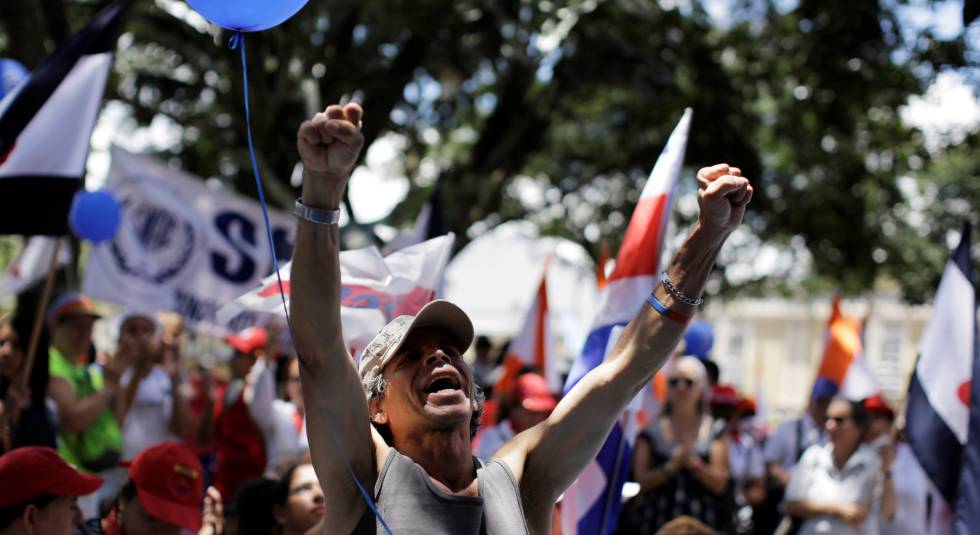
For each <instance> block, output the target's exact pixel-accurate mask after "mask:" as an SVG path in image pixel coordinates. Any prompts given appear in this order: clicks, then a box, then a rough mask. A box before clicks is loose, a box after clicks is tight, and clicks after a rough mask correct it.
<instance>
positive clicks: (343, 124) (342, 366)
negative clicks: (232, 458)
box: [290, 104, 376, 533]
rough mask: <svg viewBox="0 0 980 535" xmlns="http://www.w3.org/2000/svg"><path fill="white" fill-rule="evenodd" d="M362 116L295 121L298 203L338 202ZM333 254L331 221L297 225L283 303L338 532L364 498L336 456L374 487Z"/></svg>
mask: <svg viewBox="0 0 980 535" xmlns="http://www.w3.org/2000/svg"><path fill="white" fill-rule="evenodd" d="M361 113H362V111H361V108H360V106H359V105H357V104H348V105H347V106H345V107H340V106H330V107H328V108H327V109H326V111H324V112H323V113H318V114H317V115H316V116H314V118H313V119H312V120H310V121H306V122H304V123H303V124H302V126H300V129H299V132H298V134H297V141H296V144H297V148H298V150H299V154H300V157H301V158H302V160H303V166H304V173H303V194H302V195H303V196H302V200H303V203H304V204H305V205H307V206H309V207H311V208H316V209H321V210H336V209H338V208H339V207H340V202H341V199H342V197H343V190H344V187H345V186H346V183H347V178H348V175H349V173H350V171H351V169H352V168H353V166H354V164H355V163H356V162H357V158H358V155H359V154H360V150H361V146H362V145H363V143H364V138H363V136H362V135H361V133H360V130H359V128H358V125H359V123H360V120H361ZM339 253H340V231H339V228H338V226H337V225H320V224H315V223H311V222H309V221H305V220H301V221H300V222H299V226H298V229H297V233H296V248H295V252H294V253H293V265H292V273H291V275H290V278H291V286H292V287H291V292H290V308H291V318H292V325H293V336H294V341H295V344H296V350H297V353H298V354H299V359H300V378H301V380H302V384H303V399H304V403H305V405H306V412H307V420H306V421H307V435H308V437H309V441H310V454H311V457H312V459H313V466H314V468H315V469H316V473H317V477H318V478H319V479H320V485H321V486H322V488H323V492H324V494H325V500H324V505H325V507H326V511H325V517H326V518H329V519H330V525H331V529H335V530H336V532H337V533H350V532H351V531H352V530H353V528H354V526H355V525H356V524H357V521H358V519H359V518H360V516H361V514H362V513H363V511H364V509H365V503H364V501H363V500H362V499H361V497H360V495H359V493H358V490H357V487H356V486H355V484H354V481H353V480H352V479H351V476H350V474H349V473H348V471H347V468H346V466H345V463H344V457H342V456H346V458H347V460H349V462H350V464H351V467H352V468H353V470H354V472H355V474H356V475H357V477H358V479H359V480H360V481H361V483H362V484H363V485H364V486H365V487H367V488H371V487H372V486H373V484H374V479H375V477H376V467H375V457H374V454H375V447H374V443H373V437H372V433H371V426H370V423H369V420H368V407H367V401H366V400H365V397H364V391H363V389H362V387H361V384H360V377H359V376H358V374H357V371H356V370H355V369H354V365H353V361H352V360H351V357H350V355H349V354H348V353H347V349H346V347H345V346H344V340H343V335H342V333H341V325H340V259H339V256H338V255H339ZM338 445H339V447H340V448H342V449H343V451H342V452H341V451H340V450H339V449H338Z"/></svg>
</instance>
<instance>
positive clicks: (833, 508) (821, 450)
mask: <svg viewBox="0 0 980 535" xmlns="http://www.w3.org/2000/svg"><path fill="white" fill-rule="evenodd" d="M869 423H870V420H869V416H868V411H867V410H866V409H865V408H864V405H863V404H862V403H861V402H857V401H850V400H847V399H844V398H835V399H834V400H833V401H831V403H830V406H829V407H828V408H827V423H826V424H825V425H826V429H827V443H826V444H823V445H815V446H811V447H810V448H808V449H807V450H806V452H805V453H804V454H803V458H801V459H800V462H799V463H798V464H797V465H796V467H795V468H794V469H793V473H792V475H791V476H790V480H789V485H788V486H787V487H786V512H787V513H788V514H789V515H790V516H792V517H796V518H800V519H802V524H801V525H800V528H799V532H798V533H799V535H818V534H835V535H859V534H862V533H878V526H877V524H878V522H877V518H878V514H877V513H878V510H879V507H880V505H882V504H881V503H879V502H881V501H882V500H881V485H880V478H882V477H883V476H885V474H882V473H881V460H880V459H879V457H878V454H877V453H876V452H875V451H874V450H873V449H872V448H870V447H869V446H868V445H866V444H864V442H863V440H864V435H865V433H866V432H867V430H868V425H869ZM889 477H890V476H889ZM891 505H892V506H894V502H892V504H891ZM887 513H888V514H887V516H891V515H892V514H894V511H891V512H887Z"/></svg>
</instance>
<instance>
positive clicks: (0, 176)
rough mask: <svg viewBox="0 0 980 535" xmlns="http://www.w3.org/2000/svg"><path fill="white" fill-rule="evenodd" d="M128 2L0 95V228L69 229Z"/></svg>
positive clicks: (111, 9) (95, 21)
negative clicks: (73, 200)
mask: <svg viewBox="0 0 980 535" xmlns="http://www.w3.org/2000/svg"><path fill="white" fill-rule="evenodd" d="M123 7H124V6H123V2H121V1H119V2H115V3H113V4H112V5H110V6H109V7H107V8H106V9H103V10H102V11H100V12H99V13H98V14H97V15H96V16H95V18H93V19H92V21H91V22H89V23H88V24H87V25H86V26H85V27H84V28H82V29H81V31H79V32H78V33H76V34H75V35H73V36H71V37H70V38H68V40H67V41H65V42H64V44H62V45H61V46H60V47H59V48H58V49H57V50H56V51H55V52H54V53H53V54H51V55H50V56H48V57H47V59H45V60H44V62H43V63H41V65H39V66H38V67H37V68H36V69H34V71H33V72H31V73H30V75H29V76H28V77H27V78H26V79H25V80H24V81H22V82H21V83H20V84H19V85H18V86H17V88H16V89H15V90H14V91H13V92H12V93H10V94H9V95H7V96H6V97H4V99H3V100H2V101H0V234H25V235H33V234H40V235H52V236H58V235H63V234H66V233H67V232H68V209H69V208H70V206H71V201H72V198H73V196H74V195H75V192H76V191H78V190H79V189H80V188H81V187H82V177H83V176H84V175H85V161H86V159H87V158H88V150H89V138H90V137H91V134H92V129H93V128H94V126H95V119H96V116H97V115H98V113H99V109H100V107H101V105H102V95H103V92H104V90H105V85H106V80H107V79H108V77H109V68H110V67H111V65H112V52H113V51H114V50H115V48H116V39H117V38H118V36H119V31H120V29H121V27H122V20H123Z"/></svg>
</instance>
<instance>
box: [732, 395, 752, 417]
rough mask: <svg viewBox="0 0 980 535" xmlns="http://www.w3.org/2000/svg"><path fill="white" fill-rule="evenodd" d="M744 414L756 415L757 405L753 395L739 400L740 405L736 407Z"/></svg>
mask: <svg viewBox="0 0 980 535" xmlns="http://www.w3.org/2000/svg"><path fill="white" fill-rule="evenodd" d="M736 410H737V411H738V413H739V414H741V415H742V416H753V415H755V411H756V407H755V400H754V399H752V398H751V397H745V398H742V399H740V400H738V407H737V409H736Z"/></svg>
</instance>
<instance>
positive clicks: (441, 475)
mask: <svg viewBox="0 0 980 535" xmlns="http://www.w3.org/2000/svg"><path fill="white" fill-rule="evenodd" d="M395 449H397V450H398V451H399V452H400V453H401V454H402V455H406V456H408V457H409V458H410V459H412V460H413V461H415V462H416V463H418V464H419V465H420V466H421V467H422V468H424V469H425V472H426V473H427V474H429V477H431V478H432V479H435V480H436V481H438V482H440V483H442V484H443V485H445V486H446V488H448V489H449V491H450V492H453V493H458V492H461V491H464V490H466V489H467V488H468V487H470V485H471V484H472V483H473V481H474V480H475V479H476V466H475V465H474V464H473V454H472V452H471V450H470V433H469V430H468V429H466V428H465V427H459V428H456V429H452V430H444V431H443V430H440V431H431V430H430V431H428V432H424V433H419V434H417V435H414V436H410V437H407V438H406V440H401V441H397V440H396V441H395Z"/></svg>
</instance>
